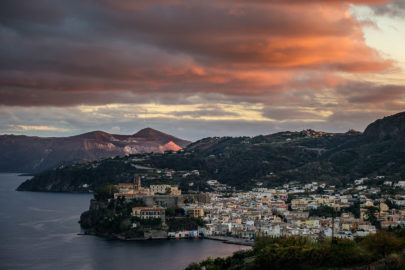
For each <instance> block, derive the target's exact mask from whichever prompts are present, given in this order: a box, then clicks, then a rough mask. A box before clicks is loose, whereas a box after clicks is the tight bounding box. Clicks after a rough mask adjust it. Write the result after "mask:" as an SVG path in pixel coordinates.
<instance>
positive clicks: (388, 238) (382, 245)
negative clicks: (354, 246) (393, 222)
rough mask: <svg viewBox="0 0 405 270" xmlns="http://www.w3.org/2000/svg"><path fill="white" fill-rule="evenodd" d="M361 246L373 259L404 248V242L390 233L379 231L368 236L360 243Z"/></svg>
mask: <svg viewBox="0 0 405 270" xmlns="http://www.w3.org/2000/svg"><path fill="white" fill-rule="evenodd" d="M362 244H363V246H364V247H365V248H366V249H367V250H368V251H370V252H371V253H372V255H373V256H375V257H386V256H387V255H389V254H391V253H393V252H395V251H399V250H401V249H403V248H404V244H405V243H404V240H403V239H401V238H399V237H397V236H396V235H395V234H394V233H392V232H386V231H379V232H377V233H376V234H374V235H369V236H368V237H366V238H365V239H364V240H363V241H362Z"/></svg>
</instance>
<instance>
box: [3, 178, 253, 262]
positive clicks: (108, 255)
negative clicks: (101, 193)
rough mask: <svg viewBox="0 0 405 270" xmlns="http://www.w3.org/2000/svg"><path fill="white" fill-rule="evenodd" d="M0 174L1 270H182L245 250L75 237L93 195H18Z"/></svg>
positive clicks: (190, 243) (188, 242) (202, 244)
mask: <svg viewBox="0 0 405 270" xmlns="http://www.w3.org/2000/svg"><path fill="white" fill-rule="evenodd" d="M25 179H27V177H21V176H17V175H16V174H0V269H53V270H54V269H137V270H141V269H148V270H155V269H169V270H170V269H183V268H184V267H186V266H187V265H188V264H189V263H190V262H193V261H201V260H203V259H204V258H206V257H208V256H211V257H219V256H228V255H231V254H232V253H233V252H234V251H237V250H240V249H245V248H246V247H242V246H236V245H228V244H223V243H221V242H218V241H212V240H199V239H195V240H169V241H168V240H163V241H146V242H122V241H108V240H105V239H103V238H100V237H95V236H83V235H78V233H80V226H79V224H78V223H77V221H78V220H79V216H80V213H81V212H83V211H85V210H87V209H88V206H89V200H90V198H91V195H88V194H59V193H42V192H17V191H15V189H16V187H17V186H18V185H19V184H20V183H21V182H23V181H24V180H25Z"/></svg>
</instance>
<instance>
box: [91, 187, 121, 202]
mask: <svg viewBox="0 0 405 270" xmlns="http://www.w3.org/2000/svg"><path fill="white" fill-rule="evenodd" d="M117 192H118V189H117V188H116V187H115V186H114V185H110V184H104V185H102V186H99V187H98V188H96V189H95V190H94V199H96V200H97V201H107V200H108V199H110V198H114V193H117Z"/></svg>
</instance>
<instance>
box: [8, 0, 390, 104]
mask: <svg viewBox="0 0 405 270" xmlns="http://www.w3.org/2000/svg"><path fill="white" fill-rule="evenodd" d="M387 2H388V1H377V0H376V1H372V0H370V1H365V0H364V1H332V0H331V1H315V0H313V1H310V2H308V1H306V4H305V5H303V4H302V1H242V0H240V1H229V0H219V1H203V2H201V1H195V0H192V1H185V0H165V1H164V0H155V1H137V2H128V1H110V0H105V1H86V2H83V1H69V2H64V1H47V0H41V1H35V2H33V1H31V2H26V1H24V3H22V1H20V0H16V1H14V0H13V1H10V0H4V1H2V4H1V5H2V6H1V10H2V11H0V12H1V14H0V15H1V16H0V23H1V24H0V39H1V40H2V41H4V43H3V44H4V45H2V50H1V51H0V61H1V68H0V97H1V99H0V100H1V103H2V104H4V105H32V106H44V105H56V106H71V105H76V104H103V103H104V104H108V103H111V102H121V100H123V101H122V102H125V96H128V94H126V93H136V94H138V96H141V95H146V96H150V95H154V94H156V95H160V94H172V95H174V96H175V95H179V94H183V95H194V94H196V93H200V94H207V93H219V94H225V95H229V96H240V95H242V96H250V95H264V94H268V93H275V94H277V93H280V92H282V91H290V90H291V91H293V90H294V89H296V88H297V87H301V88H306V87H310V86H311V85H318V87H328V86H329V85H328V84H327V83H326V82H325V79H324V78H325V77H331V76H333V74H340V73H349V74H353V73H368V72H382V71H386V72H387V71H389V70H390V68H392V67H393V65H394V62H393V61H392V60H389V59H384V58H383V57H381V56H380V55H379V53H378V52H377V51H376V50H374V49H372V48H370V47H369V46H367V44H366V43H365V41H364V38H363V33H362V29H361V25H360V23H359V22H358V21H356V19H355V18H354V17H352V16H351V15H350V13H349V4H371V5H375V4H383V3H387ZM314 72H317V73H319V75H318V76H317V78H318V80H317V81H315V79H313V80H312V82H311V84H310V85H306V84H303V85H297V82H299V81H300V77H302V76H310V74H313V73H314ZM108 95H110V96H111V97H110V98H111V100H110V98H109V97H108ZM130 100H131V99H130Z"/></svg>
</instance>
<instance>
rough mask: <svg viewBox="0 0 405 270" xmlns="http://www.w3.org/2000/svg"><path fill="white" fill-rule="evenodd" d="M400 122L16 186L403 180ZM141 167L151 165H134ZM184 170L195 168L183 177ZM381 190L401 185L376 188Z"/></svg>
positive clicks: (228, 141) (44, 176)
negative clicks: (135, 179)
mask: <svg viewBox="0 0 405 270" xmlns="http://www.w3.org/2000/svg"><path fill="white" fill-rule="evenodd" d="M404 123H405V113H402V114H397V115H395V116H392V117H390V118H387V119H384V120H381V121H376V122H375V123H373V124H371V125H369V127H368V128H367V129H366V131H365V133H364V134H361V133H356V132H348V133H334V134H332V133H322V132H315V131H313V130H306V131H301V132H281V133H276V134H272V135H267V136H262V135H261V136H257V137H253V138H249V137H235V138H233V137H212V138H205V139H202V140H199V141H197V142H195V143H192V144H191V145H189V146H187V148H185V149H184V150H183V151H181V152H177V153H176V152H166V153H164V154H144V155H132V156H126V157H116V158H113V159H111V158H110V159H104V160H100V161H95V162H92V163H83V164H76V165H73V166H68V167H65V168H60V169H56V170H51V171H47V172H44V173H41V174H39V175H37V176H35V177H34V178H33V179H32V180H28V181H26V182H24V183H23V184H22V185H21V186H20V187H19V190H42V191H73V192H85V191H88V190H94V189H95V188H97V187H98V186H100V185H103V184H104V183H111V184H117V183H119V182H128V181H131V179H132V176H133V175H134V174H135V173H138V174H142V175H144V176H145V181H146V182H148V184H152V183H156V182H159V183H162V182H164V183H168V184H177V185H179V186H180V188H181V189H182V190H183V192H188V191H189V190H190V191H191V190H198V191H208V190H210V187H209V186H208V185H207V184H206V181H207V180H209V179H216V180H219V181H220V182H222V183H225V184H229V185H231V186H236V187H239V188H245V189H250V188H251V187H252V186H254V185H255V184H256V183H257V182H261V183H263V187H272V186H279V185H281V184H284V183H286V182H289V181H298V182H311V181H322V182H326V183H329V184H335V185H337V186H344V185H346V184H348V183H352V182H353V180H354V179H356V178H360V177H366V176H368V177H370V178H372V177H375V176H377V175H384V176H386V179H393V180H400V179H404V178H405V136H404V135H405V124H404ZM137 165H140V166H141V167H140V166H137ZM143 167H149V168H154V169H155V170H147V169H139V168H143ZM164 169H171V170H174V171H175V172H176V173H174V175H173V176H170V177H168V176H166V175H165V174H163V173H160V174H159V173H157V171H158V170H164ZM192 170H198V171H199V174H198V175H188V176H187V177H183V173H184V172H190V171H192ZM177 172H179V173H177ZM191 183H192V185H190V184H191ZM85 186H86V187H85ZM87 186H88V187H87ZM382 192H383V193H392V194H401V193H403V192H404V191H403V189H398V188H393V187H383V190H382Z"/></svg>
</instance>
